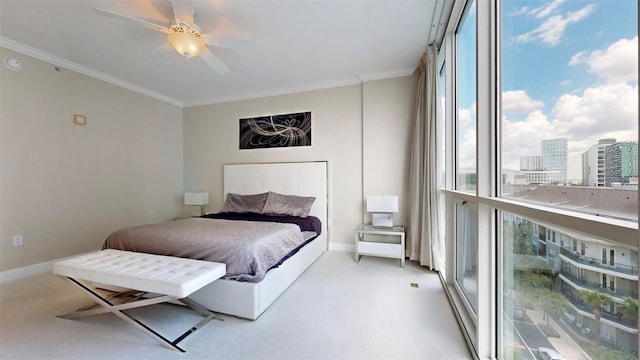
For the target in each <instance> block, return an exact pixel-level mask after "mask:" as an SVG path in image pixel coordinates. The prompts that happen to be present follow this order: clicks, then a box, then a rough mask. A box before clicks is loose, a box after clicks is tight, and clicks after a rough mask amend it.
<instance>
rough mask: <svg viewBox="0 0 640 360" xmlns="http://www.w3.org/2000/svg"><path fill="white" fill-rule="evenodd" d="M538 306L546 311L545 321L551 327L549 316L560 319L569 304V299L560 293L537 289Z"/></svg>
mask: <svg viewBox="0 0 640 360" xmlns="http://www.w3.org/2000/svg"><path fill="white" fill-rule="evenodd" d="M535 294H536V295H535V296H536V300H537V302H538V305H539V306H540V308H541V309H542V311H544V314H543V315H544V319H545V320H546V323H547V326H548V325H549V316H554V317H559V316H560V315H562V312H563V311H564V307H565V305H566V304H567V298H565V297H564V295H562V294H561V293H559V292H555V291H552V290H549V289H537V290H536V291H535Z"/></svg>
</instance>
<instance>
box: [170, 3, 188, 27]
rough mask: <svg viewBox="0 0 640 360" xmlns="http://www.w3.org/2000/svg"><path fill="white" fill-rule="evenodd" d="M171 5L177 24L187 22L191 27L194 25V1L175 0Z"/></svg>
mask: <svg viewBox="0 0 640 360" xmlns="http://www.w3.org/2000/svg"><path fill="white" fill-rule="evenodd" d="M171 7H172V8H173V17H174V18H175V19H176V24H180V23H183V22H186V23H187V24H189V26H190V27H193V2H191V0H173V1H171Z"/></svg>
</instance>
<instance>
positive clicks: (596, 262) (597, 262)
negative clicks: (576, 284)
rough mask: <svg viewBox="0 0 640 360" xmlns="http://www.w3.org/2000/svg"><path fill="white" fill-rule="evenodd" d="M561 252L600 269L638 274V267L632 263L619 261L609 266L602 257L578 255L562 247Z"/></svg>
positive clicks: (581, 262)
mask: <svg viewBox="0 0 640 360" xmlns="http://www.w3.org/2000/svg"><path fill="white" fill-rule="evenodd" d="M560 254H562V255H564V256H566V257H568V258H570V259H571V260H573V261H575V262H578V263H580V264H585V265H589V266H593V267H597V268H599V269H605V270H611V271H616V272H619V273H622V274H627V275H638V268H637V267H636V266H630V265H625V264H619V263H615V265H614V266H609V265H606V264H602V261H601V259H596V258H594V257H591V256H584V255H578V254H575V253H573V252H571V251H570V250H569V249H565V248H560Z"/></svg>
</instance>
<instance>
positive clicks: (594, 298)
mask: <svg viewBox="0 0 640 360" xmlns="http://www.w3.org/2000/svg"><path fill="white" fill-rule="evenodd" d="M580 297H581V298H582V301H584V302H585V303H586V304H587V305H589V306H591V309H592V310H593V315H594V316H595V317H596V323H597V324H596V339H597V341H598V345H600V315H601V313H600V308H601V307H602V306H604V305H607V304H611V302H612V301H613V299H611V296H609V295H607V294H605V293H603V292H600V291H595V290H581V291H580Z"/></svg>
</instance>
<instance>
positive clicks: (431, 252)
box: [407, 45, 444, 271]
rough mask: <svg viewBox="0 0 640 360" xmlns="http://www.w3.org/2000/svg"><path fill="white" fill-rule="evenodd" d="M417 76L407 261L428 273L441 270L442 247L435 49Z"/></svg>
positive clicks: (427, 54)
mask: <svg viewBox="0 0 640 360" xmlns="http://www.w3.org/2000/svg"><path fill="white" fill-rule="evenodd" d="M416 71H417V73H418V87H417V91H416V105H415V118H414V120H413V132H412V139H411V148H410V151H411V154H410V160H409V161H410V163H409V221H408V227H407V254H408V256H409V259H411V260H414V261H419V262H420V265H422V266H428V267H429V268H430V269H432V270H436V271H439V270H442V267H443V261H444V254H443V250H444V244H442V243H441V241H442V240H443V239H442V237H441V236H440V231H441V230H440V226H439V219H438V216H439V215H438V214H439V207H438V205H439V204H438V203H439V195H438V192H439V187H440V186H439V185H440V184H439V183H438V158H437V156H438V152H437V149H436V147H437V143H438V142H437V136H436V135H437V132H436V125H437V119H438V115H439V107H440V105H439V103H440V102H439V100H438V93H439V92H438V71H437V68H436V49H435V46H433V45H431V46H429V47H428V48H427V51H426V52H425V54H424V55H423V56H422V59H421V61H420V66H419V67H418V69H417V70H416Z"/></svg>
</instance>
